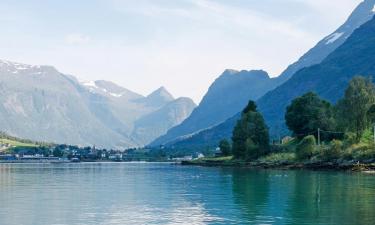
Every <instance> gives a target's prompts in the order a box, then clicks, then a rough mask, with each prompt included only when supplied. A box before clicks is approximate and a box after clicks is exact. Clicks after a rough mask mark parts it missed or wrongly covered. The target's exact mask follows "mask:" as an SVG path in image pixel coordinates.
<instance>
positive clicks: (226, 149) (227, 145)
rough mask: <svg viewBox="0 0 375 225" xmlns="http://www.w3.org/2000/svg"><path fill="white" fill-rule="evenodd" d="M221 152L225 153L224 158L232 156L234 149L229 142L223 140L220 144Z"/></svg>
mask: <svg viewBox="0 0 375 225" xmlns="http://www.w3.org/2000/svg"><path fill="white" fill-rule="evenodd" d="M219 148H220V151H221V152H222V153H223V155H224V156H229V155H231V154H232V149H231V146H230V143H229V141H228V140H226V139H223V140H221V141H220V143H219Z"/></svg>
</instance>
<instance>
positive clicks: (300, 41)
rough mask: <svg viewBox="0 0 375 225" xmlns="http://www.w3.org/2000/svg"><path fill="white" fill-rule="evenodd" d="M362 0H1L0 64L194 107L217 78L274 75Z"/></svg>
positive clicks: (338, 24) (336, 25) (339, 22)
mask: <svg viewBox="0 0 375 225" xmlns="http://www.w3.org/2000/svg"><path fill="white" fill-rule="evenodd" d="M361 1H362V0H329V1H327V0H262V1H259V0H79V1H78V0H64V1H59V0H17V1H14V0H0V27H1V35H0V49H1V51H0V59H3V60H10V61H15V62H21V63H27V64H33V65H52V66H54V67H56V68H57V69H58V70H59V71H61V72H62V73H65V74H70V75H74V76H76V77H77V78H78V79H79V80H82V81H90V80H109V81H113V82H115V83H117V84H119V85H121V86H123V87H126V88H128V89H130V90H132V91H135V92H138V93H140V94H143V95H147V94H149V93H150V92H152V91H153V90H155V89H157V88H158V87H160V86H164V87H166V88H167V89H168V90H169V91H170V92H171V93H172V94H173V95H174V96H175V97H180V96H186V97H191V98H192V99H193V100H194V101H195V102H196V103H199V101H200V100H201V98H202V96H203V95H204V94H205V93H206V91H207V89H208V88H209V86H210V84H211V83H212V82H213V81H214V80H215V79H216V78H217V77H218V76H219V75H220V74H221V73H222V72H223V71H224V70H225V69H236V70H243V69H244V70H251V69H263V70H266V71H267V72H268V73H269V74H270V76H272V77H274V76H278V75H279V74H280V73H281V72H282V71H283V70H284V69H285V68H286V67H287V66H288V65H289V64H291V63H293V62H294V61H296V60H297V59H298V58H299V57H300V56H302V54H303V53H305V52H306V51H307V50H309V49H310V48H311V47H313V46H314V45H315V44H316V43H317V42H318V41H319V40H321V39H322V38H323V37H325V36H326V35H328V34H330V33H331V32H333V31H334V30H335V29H336V28H338V27H339V26H340V25H341V24H342V23H344V22H345V20H346V19H347V17H348V16H349V15H350V13H351V12H352V11H353V10H354V8H355V7H356V6H357V5H358V4H359V3H360V2H361Z"/></svg>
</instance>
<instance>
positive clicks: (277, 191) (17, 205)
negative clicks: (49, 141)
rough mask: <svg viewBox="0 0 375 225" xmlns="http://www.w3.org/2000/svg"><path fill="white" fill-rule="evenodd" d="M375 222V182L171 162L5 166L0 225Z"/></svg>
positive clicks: (354, 176)
mask: <svg viewBox="0 0 375 225" xmlns="http://www.w3.org/2000/svg"><path fill="white" fill-rule="evenodd" d="M29 224H30V225H52V224H56V225H57V224H59V225H62V224H66V225H76V224H77V225H78V224H85V225H86V224H88V225H90V224H103V225H111V224H296V225H303V224H311V225H319V224H340V225H344V224H350V225H351V224H372V225H373V224H375V176H373V175H366V174H361V173H343V172H313V171H277V170H251V169H229V168H227V169H221V168H202V167H183V166H178V165H170V164H147V163H92V164H85V163H81V164H1V165H0V225H29Z"/></svg>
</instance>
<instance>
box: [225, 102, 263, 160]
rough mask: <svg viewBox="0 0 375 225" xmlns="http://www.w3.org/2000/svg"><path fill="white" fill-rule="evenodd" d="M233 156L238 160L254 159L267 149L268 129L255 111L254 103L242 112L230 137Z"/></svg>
mask: <svg viewBox="0 0 375 225" xmlns="http://www.w3.org/2000/svg"><path fill="white" fill-rule="evenodd" d="M232 142H233V147H232V150H233V155H234V156H235V157H236V158H240V159H255V158H258V157H259V156H261V155H262V154H264V153H265V152H267V151H268V149H269V134H268V127H267V126H266V124H265V121H264V119H263V116H262V115H261V114H260V113H259V112H258V111H257V110H256V104H255V102H254V101H249V104H248V105H247V106H246V108H245V109H244V110H243V112H242V115H241V119H240V120H239V121H238V122H237V124H236V126H235V128H234V130H233V136H232Z"/></svg>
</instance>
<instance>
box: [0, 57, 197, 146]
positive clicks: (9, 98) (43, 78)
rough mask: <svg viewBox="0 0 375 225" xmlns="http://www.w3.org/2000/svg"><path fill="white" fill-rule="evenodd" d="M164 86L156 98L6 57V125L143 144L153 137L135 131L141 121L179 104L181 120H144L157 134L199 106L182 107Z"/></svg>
mask: <svg viewBox="0 0 375 225" xmlns="http://www.w3.org/2000/svg"><path fill="white" fill-rule="evenodd" d="M163 90H164V91H163V92H162V93H160V92H154V93H153V99H159V100H160V99H164V101H157V102H152V99H149V98H148V97H144V96H142V95H140V94H137V93H135V92H132V91H130V90H128V89H126V88H123V87H121V86H119V85H116V84H114V83H112V82H109V81H102V80H101V81H92V82H79V81H78V80H77V79H76V78H75V77H73V76H70V75H65V74H62V73H60V72H58V71H57V70H56V69H55V68H53V67H51V66H33V65H27V64H21V63H14V62H10V61H4V60H1V61H0V101H1V103H0V127H1V131H4V132H7V133H9V134H11V135H14V136H18V137H22V138H29V139H33V140H38V141H49V142H56V143H68V144H77V145H97V146H103V147H119V148H120V147H136V146H143V145H144V144H146V142H145V141H150V140H148V139H147V138H142V139H141V138H139V137H138V136H136V135H135V133H136V131H135V129H136V128H135V124H136V122H137V121H138V120H142V118H143V117H144V116H149V115H150V114H152V113H154V112H157V111H160V110H162V109H163V107H167V108H170V107H171V104H172V103H173V102H174V101H177V102H178V103H179V104H176V109H175V110H176V112H181V114H179V115H178V117H179V120H176V119H173V118H175V115H169V114H168V112H166V113H167V114H166V115H162V118H159V121H160V122H161V121H163V120H168V119H167V118H172V119H171V120H168V123H166V124H167V125H166V128H165V127H163V128H160V126H158V125H155V126H153V125H151V124H150V125H148V124H144V122H143V126H145V127H148V129H152V130H153V132H154V134H153V136H152V137H154V136H155V135H162V134H164V133H165V132H166V130H167V129H169V128H170V127H172V126H174V125H177V124H178V123H179V122H181V120H182V119H185V118H186V116H188V115H190V113H191V111H192V110H193V108H194V107H195V105H194V104H191V102H186V105H185V104H184V103H183V106H182V107H183V108H184V110H183V111H181V110H180V108H181V104H180V101H179V100H175V99H173V97H171V98H166V96H165V93H166V92H167V91H166V90H165V89H164V88H163ZM157 93H160V96H159V98H158V95H157ZM172 105H173V104H172ZM172 108H173V107H172ZM158 115H160V114H158ZM160 116H161V115H160ZM169 116H170V117H169ZM181 118H182V119H181ZM137 129H139V128H137Z"/></svg>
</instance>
